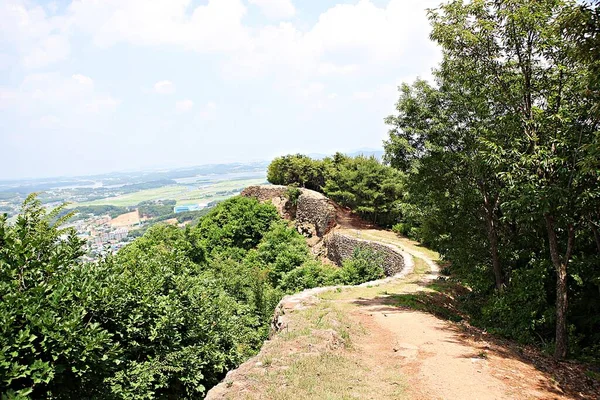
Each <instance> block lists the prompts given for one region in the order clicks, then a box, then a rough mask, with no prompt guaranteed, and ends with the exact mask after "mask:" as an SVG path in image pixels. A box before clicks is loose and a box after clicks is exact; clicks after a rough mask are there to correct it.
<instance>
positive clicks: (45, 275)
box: [0, 194, 119, 398]
mask: <svg viewBox="0 0 600 400" xmlns="http://www.w3.org/2000/svg"><path fill="white" fill-rule="evenodd" d="M60 211H61V208H60V207H59V208H56V209H55V210H54V211H53V212H51V213H50V214H47V213H46V210H45V209H44V208H43V206H42V204H41V202H40V201H39V200H37V199H36V197H35V194H33V195H30V196H29V197H28V198H27V199H26V200H25V202H24V203H23V208H22V210H21V214H20V215H19V216H18V218H17V221H16V223H15V224H14V225H8V224H7V221H6V216H0V298H1V299H2V301H0V320H1V321H2V323H1V324H0V349H2V351H0V376H1V378H0V393H2V394H3V395H2V397H3V398H4V396H5V395H6V396H8V397H11V396H16V397H21V398H25V397H28V396H31V397H34V398H42V397H44V398H46V397H54V398H61V397H62V398H79V397H95V396H97V395H98V393H100V392H101V391H102V389H101V387H102V379H103V377H104V376H105V375H106V374H107V373H108V371H109V370H110V368H111V366H110V365H109V363H108V362H107V360H110V359H112V358H113V357H115V356H116V355H118V353H119V349H118V346H117V345H116V344H115V342H114V341H113V335H112V333H110V332H109V331H107V330H106V329H104V327H102V326H101V325H100V324H99V323H98V321H96V320H95V318H94V314H93V306H92V304H93V299H94V296H95V294H96V292H97V290H98V288H99V283H98V282H97V281H96V280H95V279H93V278H92V276H91V274H90V273H89V270H88V269H87V268H86V266H85V265H84V264H82V263H81V261H80V260H79V258H80V256H81V255H82V254H83V252H82V247H81V246H82V242H81V240H79V239H78V238H77V236H76V235H75V232H74V231H73V230H71V229H60V228H59V226H60V224H61V223H63V222H64V220H65V218H63V219H59V220H58V222H56V223H54V224H52V223H51V222H50V221H52V220H53V219H55V216H56V215H57V214H58V213H59V212H60Z"/></svg>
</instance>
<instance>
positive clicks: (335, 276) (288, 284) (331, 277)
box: [280, 261, 343, 293]
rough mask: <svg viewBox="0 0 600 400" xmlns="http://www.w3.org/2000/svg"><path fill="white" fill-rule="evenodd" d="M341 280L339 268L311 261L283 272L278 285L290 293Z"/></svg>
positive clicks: (335, 283)
mask: <svg viewBox="0 0 600 400" xmlns="http://www.w3.org/2000/svg"><path fill="white" fill-rule="evenodd" d="M342 282H343V280H342V279H341V269H340V268H338V267H334V266H330V265H324V264H321V263H320V262H316V261H311V262H307V263H306V264H304V265H302V266H300V267H298V268H295V269H293V270H291V271H290V272H288V273H287V274H285V276H284V277H283V279H282V280H281V285H280V286H281V289H282V290H284V291H286V292H288V293H292V292H297V291H300V290H303V289H312V288H315V287H321V286H331V285H338V284H340V283H342Z"/></svg>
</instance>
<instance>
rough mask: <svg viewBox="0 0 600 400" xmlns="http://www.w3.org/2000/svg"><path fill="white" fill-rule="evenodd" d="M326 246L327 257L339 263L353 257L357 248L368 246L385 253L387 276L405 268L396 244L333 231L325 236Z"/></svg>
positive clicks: (384, 261) (384, 267) (384, 262)
mask: <svg viewBox="0 0 600 400" xmlns="http://www.w3.org/2000/svg"><path fill="white" fill-rule="evenodd" d="M325 247H326V248H327V258H329V259H330V260H331V261H333V262H334V263H336V264H337V265H342V262H343V261H344V260H345V259H347V258H350V257H352V254H353V252H354V249H355V248H357V247H367V248H369V249H372V250H374V251H376V252H378V253H380V254H382V255H383V269H384V271H385V274H386V276H393V275H396V274H398V273H400V272H401V271H402V270H403V269H404V265H405V262H404V256H403V254H402V251H401V250H400V249H398V248H397V247H396V246H392V245H388V244H384V243H379V242H373V241H371V240H364V239H358V238H355V237H352V236H348V235H342V234H340V233H338V232H333V233H332V234H330V235H328V236H327V237H325Z"/></svg>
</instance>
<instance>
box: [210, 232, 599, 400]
mask: <svg viewBox="0 0 600 400" xmlns="http://www.w3.org/2000/svg"><path fill="white" fill-rule="evenodd" d="M356 228H357V227H356V226H355V225H353V224H348V225H346V226H345V227H344V228H342V230H343V231H344V232H345V233H346V234H355V235H357V236H360V237H362V238H364V239H371V240H378V241H381V242H385V243H392V244H395V245H396V246H398V247H400V248H402V249H403V250H404V251H406V252H408V253H410V254H412V255H413V257H414V258H415V262H414V265H415V267H414V271H413V272H412V273H410V274H408V275H406V276H404V277H401V278H399V279H395V280H392V281H389V280H388V281H387V282H385V283H381V284H373V285H367V286H362V287H354V288H339V289H333V290H330V291H327V292H323V293H320V294H315V295H311V296H304V297H303V299H302V301H300V302H294V303H293V304H290V305H289V306H287V307H286V309H287V311H286V318H287V321H288V322H287V324H286V326H285V327H284V328H283V330H282V331H281V332H280V333H278V334H276V335H275V336H274V338H273V339H272V340H270V341H268V342H266V343H265V345H264V346H263V349H262V350H261V352H260V354H259V355H258V356H256V357H254V358H253V359H251V360H249V361H248V362H247V363H245V364H243V365H242V366H241V367H240V368H239V369H238V370H236V371H233V372H231V373H229V374H228V375H227V377H226V378H225V380H224V381H223V382H222V383H221V384H220V385H219V386H217V387H216V388H214V389H213V390H212V391H211V392H210V393H209V396H208V399H275V400H277V399H417V400H420V399H423V400H425V399H427V400H429V399H443V400H446V399H447V400H451V399H456V400H462V399H479V400H488V399H489V400H492V399H494V400H501V399H502V400H503V399H507V400H508V399H586V400H592V399H593V400H596V399H600V383H599V382H598V381H596V380H594V379H592V378H591V377H589V376H587V375H586V367H585V366H582V365H579V364H574V363H569V362H562V363H557V362H554V361H553V360H552V359H550V358H549V357H546V356H544V355H542V354H540V353H539V352H537V351H535V350H533V349H530V348H525V347H521V346H517V345H515V344H514V343H510V342H508V341H503V340H500V339H497V338H494V337H492V336H491V335H487V334H485V332H481V331H479V330H477V329H475V328H472V327H470V326H468V324H466V323H456V322H451V321H449V320H448V319H450V320H453V319H454V318H453V316H455V314H454V313H453V310H452V308H451V306H448V304H449V303H451V301H452V291H447V290H446V291H443V292H444V293H443V294H442V293H440V292H441V290H440V288H441V287H445V288H446V289H447V287H446V286H447V284H446V283H444V282H443V281H440V280H439V279H438V278H437V268H438V267H437V265H436V264H435V262H434V260H435V259H436V258H437V255H436V254H435V253H433V252H431V251H430V250H427V249H425V248H422V247H420V246H419V244H418V243H416V242H412V241H409V240H407V239H401V238H398V237H397V236H396V235H395V234H393V233H391V232H387V231H380V230H375V229H369V228H368V227H362V230H357V229H356ZM445 285H446V286H445ZM448 293H450V294H448ZM436 302H437V303H436ZM447 303H448V304H447ZM415 309H416V310H415ZM421 310H422V311H421ZM436 315H437V316H436ZM439 316H442V317H444V318H440V317H439ZM458 319H459V318H458Z"/></svg>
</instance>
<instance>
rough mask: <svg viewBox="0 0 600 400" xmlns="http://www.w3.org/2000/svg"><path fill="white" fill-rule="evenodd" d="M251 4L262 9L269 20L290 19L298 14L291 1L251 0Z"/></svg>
mask: <svg viewBox="0 0 600 400" xmlns="http://www.w3.org/2000/svg"><path fill="white" fill-rule="evenodd" d="M249 2H250V4H254V5H256V6H258V7H260V9H261V11H262V13H263V14H264V15H265V16H266V17H267V18H271V19H288V18H291V17H293V16H294V15H295V14H296V8H295V7H294V4H292V1H291V0H249Z"/></svg>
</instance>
